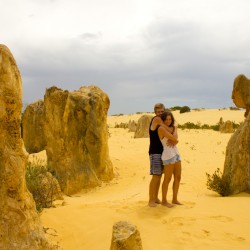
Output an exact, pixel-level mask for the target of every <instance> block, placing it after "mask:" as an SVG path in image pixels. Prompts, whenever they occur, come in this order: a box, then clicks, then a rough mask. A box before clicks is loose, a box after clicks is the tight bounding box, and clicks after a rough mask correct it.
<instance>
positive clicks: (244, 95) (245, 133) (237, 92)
mask: <svg viewBox="0 0 250 250" xmlns="http://www.w3.org/2000/svg"><path fill="white" fill-rule="evenodd" d="M232 97H233V101H234V103H235V105H236V106H237V107H239V108H246V109H247V108H248V107H249V103H250V81H249V80H248V81H247V80H246V78H245V77H244V76H242V75H240V76H238V77H237V78H236V79H235V81H234V88H233V93H232ZM245 115H246V119H245V121H244V122H243V123H242V124H241V125H240V127H239V128H238V129H237V130H236V131H235V133H234V134H233V135H232V137H231V138H230V140H229V142H228V145H227V150H226V158H225V164H224V171H223V177H226V178H228V179H229V180H230V188H231V190H232V192H233V193H240V192H250V113H249V112H246V113H245Z"/></svg>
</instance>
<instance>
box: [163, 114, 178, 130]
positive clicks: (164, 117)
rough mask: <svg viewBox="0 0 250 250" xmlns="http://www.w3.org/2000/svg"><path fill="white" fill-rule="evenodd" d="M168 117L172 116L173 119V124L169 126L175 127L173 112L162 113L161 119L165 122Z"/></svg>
mask: <svg viewBox="0 0 250 250" xmlns="http://www.w3.org/2000/svg"><path fill="white" fill-rule="evenodd" d="M167 116H171V119H172V122H171V124H170V125H169V127H174V122H175V120H174V116H173V114H172V113H171V112H169V111H165V112H164V113H162V114H161V119H162V120H163V121H165V120H166V119H167Z"/></svg>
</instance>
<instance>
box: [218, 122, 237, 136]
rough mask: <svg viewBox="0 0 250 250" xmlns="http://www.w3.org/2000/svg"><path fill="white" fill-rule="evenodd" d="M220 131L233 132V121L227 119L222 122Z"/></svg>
mask: <svg viewBox="0 0 250 250" xmlns="http://www.w3.org/2000/svg"><path fill="white" fill-rule="evenodd" d="M220 132H221V133H233V132H234V127H233V123H232V122H231V121H229V120H228V121H225V122H222V123H221V124H220Z"/></svg>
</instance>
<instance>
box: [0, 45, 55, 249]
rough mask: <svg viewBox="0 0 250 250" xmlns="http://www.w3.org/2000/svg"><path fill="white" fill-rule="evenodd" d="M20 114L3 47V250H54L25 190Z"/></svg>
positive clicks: (15, 74)
mask: <svg viewBox="0 0 250 250" xmlns="http://www.w3.org/2000/svg"><path fill="white" fill-rule="evenodd" d="M21 110H22V81H21V76H20V72H19V69H18V67H17V65H16V62H15V59H14V57H13V56H12V54H11V52H10V51H9V49H8V48H7V47H6V46H4V45H0V249H8V250H14V249H20V250H26V249H27V250H30V249H33V250H36V249H52V247H51V246H50V245H49V243H48V241H47V240H46V238H45V234H44V232H43V228H42V225H41V223H40V220H39V217H38V214H37V212H36V209H35V203H34V200H33V199H32V196H31V194H30V193H29V192H28V190H27V188H26V182H25V169H26V164H27V160H28V154H27V152H26V151H25V149H24V144H23V140H22V139H21V129H20V123H21Z"/></svg>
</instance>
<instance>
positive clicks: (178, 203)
mask: <svg viewBox="0 0 250 250" xmlns="http://www.w3.org/2000/svg"><path fill="white" fill-rule="evenodd" d="M172 204H176V205H183V204H182V203H180V202H179V201H172Z"/></svg>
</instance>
